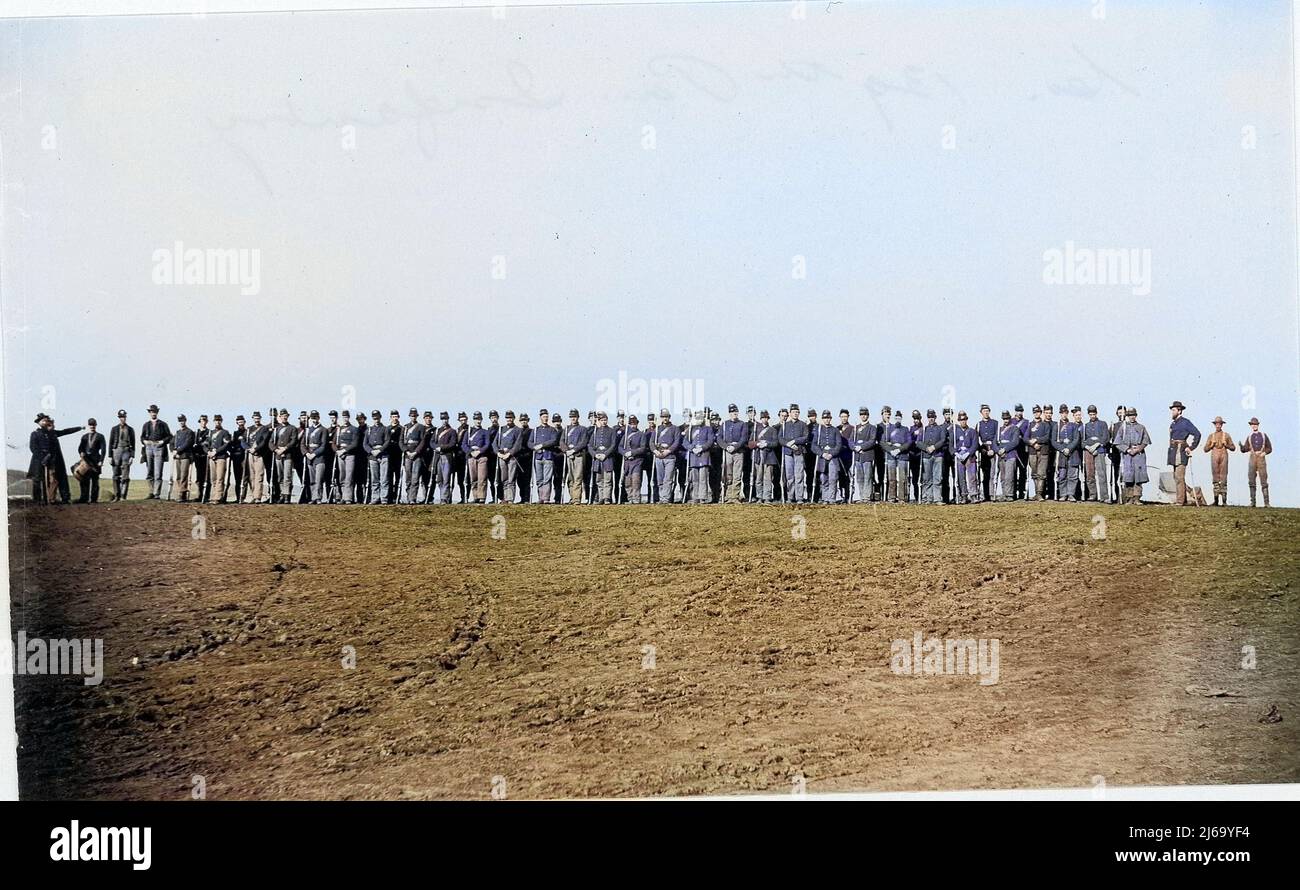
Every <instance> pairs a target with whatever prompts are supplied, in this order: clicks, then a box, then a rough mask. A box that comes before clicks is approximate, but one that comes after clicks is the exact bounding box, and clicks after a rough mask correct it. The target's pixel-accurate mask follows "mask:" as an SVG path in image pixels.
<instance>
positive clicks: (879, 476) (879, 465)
mask: <svg viewBox="0 0 1300 890" xmlns="http://www.w3.org/2000/svg"><path fill="white" fill-rule="evenodd" d="M893 416H894V409H892V408H890V407H889V406H888V405H885V406H883V407H882V408H881V409H880V423H878V424H876V490H877V491H878V492H879V495H878V497H877V500H880V501H883V500H885V493H886V485H887V479H886V475H885V450H886V446H887V445H888V444H889V443H888V441H887V440H888V438H889V428H890V427H891V426H893Z"/></svg>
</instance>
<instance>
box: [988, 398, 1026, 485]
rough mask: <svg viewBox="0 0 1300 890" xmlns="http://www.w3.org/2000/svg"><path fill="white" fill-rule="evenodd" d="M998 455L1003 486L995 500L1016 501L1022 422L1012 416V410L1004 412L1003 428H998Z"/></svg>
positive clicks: (996, 448) (996, 447)
mask: <svg viewBox="0 0 1300 890" xmlns="http://www.w3.org/2000/svg"><path fill="white" fill-rule="evenodd" d="M994 448H995V450H996V452H997V456H998V469H999V470H1000V473H999V478H1000V480H1001V486H1000V490H999V493H998V497H996V498H994V500H995V501H1014V500H1015V499H1016V466H1017V465H1018V464H1019V463H1020V424H1018V423H1016V422H1015V420H1014V419H1012V417H1011V412H1010V411H1003V412H1002V428H1001V429H999V430H998V442H997V445H996V446H994Z"/></svg>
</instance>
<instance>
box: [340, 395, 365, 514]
mask: <svg viewBox="0 0 1300 890" xmlns="http://www.w3.org/2000/svg"><path fill="white" fill-rule="evenodd" d="M361 447H362V446H361V433H360V431H359V430H358V429H357V428H356V427H355V426H353V425H352V414H351V412H349V411H344V412H343V416H342V419H341V420H340V421H339V428H338V430H337V431H336V432H335V433H334V463H335V466H336V467H337V469H336V470H335V473H336V475H337V476H338V480H339V500H341V501H342V502H343V503H345V504H354V503H356V494H357V486H356V477H357V456H358V455H359V454H360V453H361Z"/></svg>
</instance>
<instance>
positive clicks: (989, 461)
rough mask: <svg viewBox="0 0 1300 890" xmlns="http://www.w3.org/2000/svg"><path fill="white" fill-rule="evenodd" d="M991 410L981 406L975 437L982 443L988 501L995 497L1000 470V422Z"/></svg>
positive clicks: (981, 456)
mask: <svg viewBox="0 0 1300 890" xmlns="http://www.w3.org/2000/svg"><path fill="white" fill-rule="evenodd" d="M991 410H992V409H991V408H989V406H988V405H980V419H979V423H977V424H975V435H976V437H978V438H979V443H980V476H981V478H982V485H983V488H982V490H983V492H984V500H986V501H987V500H990V499H992V497H993V477H994V475H996V473H997V469H998V465H997V444H998V422H997V421H996V420H994V419H993V418H992V417H991V416H990V415H989V412H990V411H991Z"/></svg>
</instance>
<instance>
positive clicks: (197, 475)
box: [190, 414, 212, 504]
mask: <svg viewBox="0 0 1300 890" xmlns="http://www.w3.org/2000/svg"><path fill="white" fill-rule="evenodd" d="M211 437H212V430H210V429H208V415H206V414H200V415H199V426H198V429H196V430H195V431H194V450H193V452H192V453H191V456H190V459H191V460H192V461H193V467H194V485H195V488H196V489H197V492H196V493H195V495H194V499H195V500H196V501H199V502H201V503H204V504H206V503H207V502H208V500H209V499H210V498H211V497H212V476H211V474H210V473H209V472H208V470H209V467H208V440H209V439H210V438H211Z"/></svg>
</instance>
